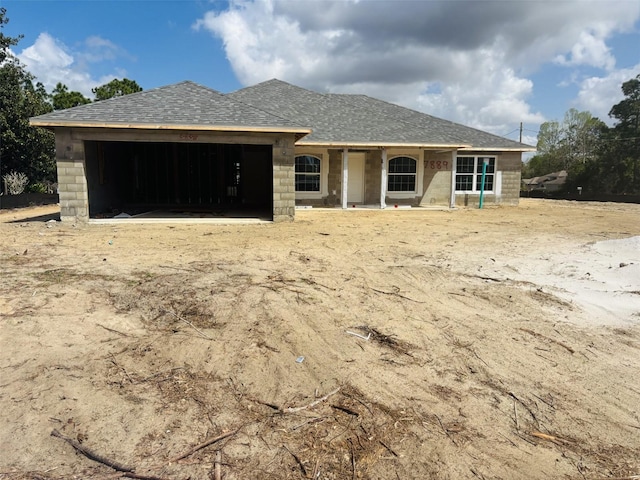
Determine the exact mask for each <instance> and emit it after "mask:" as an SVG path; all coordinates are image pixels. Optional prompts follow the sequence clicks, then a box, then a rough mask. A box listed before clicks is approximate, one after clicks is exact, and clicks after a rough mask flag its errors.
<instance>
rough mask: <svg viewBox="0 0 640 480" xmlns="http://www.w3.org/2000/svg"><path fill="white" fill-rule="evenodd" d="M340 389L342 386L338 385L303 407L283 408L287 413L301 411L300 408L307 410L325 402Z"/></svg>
mask: <svg viewBox="0 0 640 480" xmlns="http://www.w3.org/2000/svg"><path fill="white" fill-rule="evenodd" d="M339 391H340V387H338V388H336V389H335V390H332V391H331V392H329V393H327V394H326V395H325V396H324V397H320V398H318V399H317V400H314V401H313V402H311V403H310V404H308V405H303V406H301V407H289V408H285V409H283V410H282V411H283V412H285V413H295V412H299V411H300V410H306V409H307V408H313V407H315V406H316V405H318V404H319V403H322V402H324V401H325V400H326V399H327V398H329V397H330V396H332V395H335V394H336V393H338V392H339Z"/></svg>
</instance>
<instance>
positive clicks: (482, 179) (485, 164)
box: [478, 160, 489, 208]
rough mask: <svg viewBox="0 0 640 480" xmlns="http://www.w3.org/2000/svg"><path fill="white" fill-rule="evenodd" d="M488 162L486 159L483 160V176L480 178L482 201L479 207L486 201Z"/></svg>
mask: <svg viewBox="0 0 640 480" xmlns="http://www.w3.org/2000/svg"><path fill="white" fill-rule="evenodd" d="M487 163H489V162H488V161H486V160H483V161H482V178H481V179H480V202H479V206H478V208H482V204H483V203H484V179H485V177H486V176H487Z"/></svg>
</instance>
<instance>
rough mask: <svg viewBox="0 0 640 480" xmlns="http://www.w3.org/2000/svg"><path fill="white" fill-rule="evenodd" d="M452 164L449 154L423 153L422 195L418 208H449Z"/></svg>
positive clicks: (450, 154) (451, 157)
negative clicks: (435, 206)
mask: <svg viewBox="0 0 640 480" xmlns="http://www.w3.org/2000/svg"><path fill="white" fill-rule="evenodd" d="M452 163H453V156H452V153H451V152H440V153H438V152H429V151H425V152H424V177H423V178H424V180H423V185H424V187H423V190H424V193H423V195H422V198H421V199H420V206H423V207H424V206H433V205H437V206H447V207H448V206H449V204H450V203H451V172H452V167H453V166H452Z"/></svg>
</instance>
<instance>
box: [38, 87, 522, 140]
mask: <svg viewBox="0 0 640 480" xmlns="http://www.w3.org/2000/svg"><path fill="white" fill-rule="evenodd" d="M30 122H31V125H34V126H40V127H102V128H144V129H182V130H210V131H239V132H241V131H261V132H289V133H296V134H297V135H298V137H297V138H298V142H297V143H296V144H297V145H306V146H313V145H316V146H324V147H327V146H335V147H359V146H361V147H390V146H411V147H423V148H455V149H459V150H464V149H474V150H496V151H498V150H502V151H504V150H512V151H528V150H533V149H534V148H533V147H531V146H529V145H525V144H522V143H519V142H514V141H512V140H509V139H506V138H503V137H499V136H496V135H492V134H490V133H487V132H484V131H481V130H477V129H474V128H470V127H467V126H464V125H460V124H458V123H454V122H450V121H448V120H443V119H441V118H437V117H433V116H431V115H427V114H424V113H421V112H418V111H415V110H411V109H408V108H404V107H400V106H398V105H394V104H392V103H388V102H384V101H382V100H378V99H375V98H372V97H368V96H366V95H347V94H326V93H318V92H314V91H311V90H307V89H304V88H301V87H297V86H295V85H291V84H289V83H286V82H283V81H281V80H275V79H274V80H269V81H266V82H263V83H259V84H257V85H254V86H252V87H247V88H243V89H241V90H238V91H236V92H233V93H229V94H226V95H225V94H221V93H219V92H217V91H215V90H212V89H210V88H207V87H204V86H202V85H198V84H196V83H194V82H189V81H185V82H181V83H176V84H173V85H169V86H166V87H160V88H155V89H152V90H146V91H143V92H138V93H133V94H130V95H124V96H122V97H117V98H111V99H109V100H103V101H100V102H94V103H89V104H87V105H81V106H78V107H74V108H70V109H66V110H58V111H55V112H51V113H47V114H45V115H40V116H38V117H33V118H31V119H30ZM305 135H306V136H305ZM301 137H302V138H301Z"/></svg>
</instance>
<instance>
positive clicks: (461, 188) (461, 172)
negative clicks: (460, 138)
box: [455, 156, 496, 193]
mask: <svg viewBox="0 0 640 480" xmlns="http://www.w3.org/2000/svg"><path fill="white" fill-rule="evenodd" d="M484 163H486V164H487V169H486V174H485V179H484V191H485V192H488V193H493V192H494V189H495V183H496V157H483V156H458V157H456V186H455V188H456V192H458V193H480V188H481V187H482V166H483V164H484Z"/></svg>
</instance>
